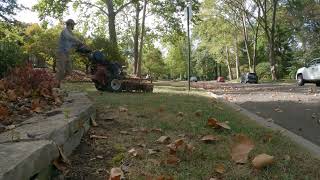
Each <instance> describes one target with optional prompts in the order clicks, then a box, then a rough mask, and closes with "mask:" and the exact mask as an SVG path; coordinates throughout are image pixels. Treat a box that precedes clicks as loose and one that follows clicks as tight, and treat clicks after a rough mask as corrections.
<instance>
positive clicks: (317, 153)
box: [207, 91, 320, 160]
mask: <svg viewBox="0 0 320 180" xmlns="http://www.w3.org/2000/svg"><path fill="white" fill-rule="evenodd" d="M207 92H208V91H207ZM208 94H209V96H211V97H213V98H215V99H217V100H218V101H220V102H222V103H224V104H226V105H227V106H229V107H231V108H233V109H234V110H235V111H238V112H239V113H241V114H243V115H245V116H247V117H249V119H250V120H253V121H255V122H257V123H258V124H259V125H261V126H263V127H265V128H269V129H272V130H274V131H280V132H281V134H283V135H284V136H286V137H288V138H290V139H291V140H292V141H293V142H295V143H297V144H298V145H299V146H301V147H303V148H304V149H306V150H307V151H308V152H309V153H310V154H311V155H312V156H314V157H315V158H317V159H319V160H320V146H318V145H316V144H314V143H312V142H311V141H309V140H307V139H305V138H303V137H301V136H299V135H297V134H295V133H293V132H291V131H289V130H287V129H285V128H283V127H281V126H279V125H277V124H275V123H272V122H269V121H268V120H266V119H265V118H262V117H260V116H258V115H256V114H254V113H252V112H250V111H248V110H247V109H245V108H242V107H241V106H239V105H237V104H235V103H232V102H230V101H228V100H225V99H224V98H223V96H219V95H217V94H214V93H212V92H208Z"/></svg>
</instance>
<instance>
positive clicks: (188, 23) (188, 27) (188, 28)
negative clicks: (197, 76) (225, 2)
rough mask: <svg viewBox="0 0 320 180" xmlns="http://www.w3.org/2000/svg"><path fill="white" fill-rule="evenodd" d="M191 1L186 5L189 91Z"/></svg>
mask: <svg viewBox="0 0 320 180" xmlns="http://www.w3.org/2000/svg"><path fill="white" fill-rule="evenodd" d="M191 7H192V6H191V1H189V4H188V5H187V31H188V90H189V91H190V73H191V42H190V16H191Z"/></svg>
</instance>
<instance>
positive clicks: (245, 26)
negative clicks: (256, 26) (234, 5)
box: [242, 13, 252, 72]
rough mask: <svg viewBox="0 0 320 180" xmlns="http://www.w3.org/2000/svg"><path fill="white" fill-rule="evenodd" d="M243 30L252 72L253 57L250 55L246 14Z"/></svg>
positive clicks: (243, 17)
mask: <svg viewBox="0 0 320 180" xmlns="http://www.w3.org/2000/svg"><path fill="white" fill-rule="evenodd" d="M242 29H243V37H244V44H245V47H246V51H247V57H248V64H249V70H250V72H252V65H251V55H250V49H249V45H248V31H247V25H246V17H245V14H244V13H243V16H242Z"/></svg>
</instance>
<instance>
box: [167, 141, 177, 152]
mask: <svg viewBox="0 0 320 180" xmlns="http://www.w3.org/2000/svg"><path fill="white" fill-rule="evenodd" d="M167 147H168V148H169V150H170V151H169V154H172V155H175V154H176V153H177V146H176V145H175V144H173V143H171V144H169V145H167Z"/></svg>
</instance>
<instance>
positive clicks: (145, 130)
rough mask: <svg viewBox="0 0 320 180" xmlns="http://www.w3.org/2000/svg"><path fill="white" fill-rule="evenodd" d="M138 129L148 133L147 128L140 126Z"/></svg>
mask: <svg viewBox="0 0 320 180" xmlns="http://www.w3.org/2000/svg"><path fill="white" fill-rule="evenodd" d="M140 131H141V132H144V133H148V132H149V130H148V129H147V128H140Z"/></svg>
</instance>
